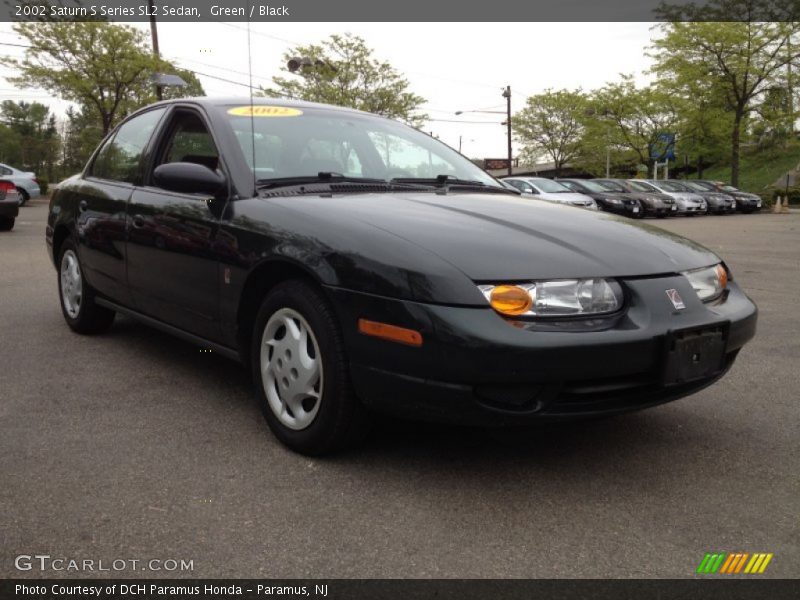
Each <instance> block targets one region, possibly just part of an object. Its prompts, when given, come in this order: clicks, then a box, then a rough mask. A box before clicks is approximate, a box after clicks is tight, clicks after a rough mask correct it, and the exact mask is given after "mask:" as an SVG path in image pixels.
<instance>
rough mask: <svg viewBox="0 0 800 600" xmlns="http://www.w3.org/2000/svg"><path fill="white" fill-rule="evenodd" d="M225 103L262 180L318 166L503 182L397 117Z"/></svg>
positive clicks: (347, 172) (386, 175) (346, 172)
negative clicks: (385, 117)
mask: <svg viewBox="0 0 800 600" xmlns="http://www.w3.org/2000/svg"><path fill="white" fill-rule="evenodd" d="M224 111H225V112H224V113H223V114H224V115H225V117H226V119H227V120H228V122H229V123H230V126H231V127H232V129H233V132H234V134H235V135H236V139H237V140H238V142H239V145H240V146H241V149H242V153H243V154H244V157H245V160H246V161H247V164H248V166H249V167H250V168H251V169H253V171H254V174H255V178H256V179H258V180H262V181H269V180H272V179H282V178H290V177H316V176H317V174H318V173H320V172H324V173H333V174H337V175H342V176H345V177H349V178H354V179H356V178H371V179H383V180H391V179H397V178H411V179H417V178H419V179H431V178H436V177H437V176H440V175H447V176H450V177H452V178H456V179H463V180H472V181H478V182H480V183H482V184H485V185H489V186H493V187H500V185H499V184H498V183H497V181H496V180H495V179H494V178H492V177H491V176H490V175H488V174H487V173H485V172H484V171H483V170H482V169H480V168H478V167H477V166H476V165H474V164H473V163H471V162H470V161H469V160H467V159H466V158H464V157H463V156H461V155H460V154H458V153H457V152H456V151H455V150H453V149H451V148H450V147H448V146H446V145H444V144H443V143H441V142H439V141H437V140H435V139H434V138H432V137H431V136H429V135H426V134H424V133H421V132H419V131H417V130H416V129H413V128H411V127H409V126H407V125H403V124H402V123H398V122H396V121H391V120H388V119H383V118H380V117H373V116H371V115H364V114H359V113H354V112H348V111H339V110H331V109H324V108H318V107H306V106H303V107H302V108H293V107H284V106H265V105H256V106H254V107H253V111H252V113H253V114H252V116H251V109H250V106H226V107H224ZM251 128H252V129H251ZM254 146H255V148H254ZM254 158H255V165H254V164H253V162H254Z"/></svg>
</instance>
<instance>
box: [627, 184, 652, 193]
mask: <svg viewBox="0 0 800 600" xmlns="http://www.w3.org/2000/svg"><path fill="white" fill-rule="evenodd" d="M628 183H630V184H631V187H632V188H633V189H635V190H636V191H637V192H657V191H658V189H656V188H654V187H653V186H652V185H650V184H649V183H645V182H644V181H628Z"/></svg>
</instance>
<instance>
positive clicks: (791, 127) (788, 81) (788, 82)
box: [786, 33, 794, 134]
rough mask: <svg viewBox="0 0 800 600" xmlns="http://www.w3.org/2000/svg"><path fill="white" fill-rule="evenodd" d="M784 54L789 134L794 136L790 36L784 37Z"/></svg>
mask: <svg viewBox="0 0 800 600" xmlns="http://www.w3.org/2000/svg"><path fill="white" fill-rule="evenodd" d="M786 52H787V53H788V55H789V60H788V62H787V63H786V87H787V88H789V132H790V133H791V134H794V86H793V85H792V34H791V33H790V34H789V35H787V36H786Z"/></svg>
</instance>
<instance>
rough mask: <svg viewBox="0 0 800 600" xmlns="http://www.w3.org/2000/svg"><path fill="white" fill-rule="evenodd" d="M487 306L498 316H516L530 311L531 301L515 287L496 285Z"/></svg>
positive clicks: (524, 291)
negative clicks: (489, 305) (497, 313)
mask: <svg viewBox="0 0 800 600" xmlns="http://www.w3.org/2000/svg"><path fill="white" fill-rule="evenodd" d="M489 304H491V306H492V308H493V309H495V310H496V311H497V312H499V313H500V314H503V315H511V316H517V315H522V314H525V313H526V312H528V311H529V310H530V308H531V304H533V299H532V298H531V295H530V294H529V293H528V291H527V290H525V289H523V288H521V287H519V286H517V285H498V286H497V287H495V288H494V289H493V290H492V293H491V295H490V296H489Z"/></svg>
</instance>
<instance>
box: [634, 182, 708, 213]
mask: <svg viewBox="0 0 800 600" xmlns="http://www.w3.org/2000/svg"><path fill="white" fill-rule="evenodd" d="M647 183H649V184H650V185H652V186H653V187H654V188H656V189H657V190H658V191H659V192H663V193H665V194H668V195H670V196H672V197H673V198H675V203H676V204H677V205H678V214H681V215H704V214H706V213H707V212H708V204H706V201H705V199H704V198H703V197H702V196H701V195H700V194H696V193H694V192H692V191H691V190H690V189H689V188H688V187H686V186H685V185H683V184H682V183H679V182H677V181H672V180H669V179H663V180H662V179H648V180H647Z"/></svg>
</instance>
